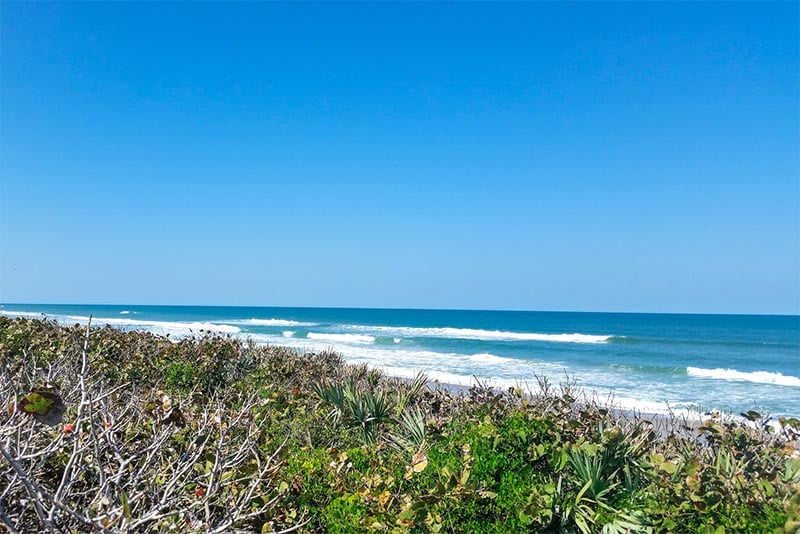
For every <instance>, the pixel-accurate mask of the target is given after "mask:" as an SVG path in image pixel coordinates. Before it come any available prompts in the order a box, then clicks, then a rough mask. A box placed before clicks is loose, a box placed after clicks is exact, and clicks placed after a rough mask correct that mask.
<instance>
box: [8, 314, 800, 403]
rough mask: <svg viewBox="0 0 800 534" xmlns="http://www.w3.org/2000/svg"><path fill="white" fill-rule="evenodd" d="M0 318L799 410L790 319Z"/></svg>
mask: <svg viewBox="0 0 800 534" xmlns="http://www.w3.org/2000/svg"><path fill="white" fill-rule="evenodd" d="M0 314H2V315H6V316H25V317H40V316H42V314H44V315H46V316H47V317H49V318H52V319H55V320H58V321H60V322H63V323H75V322H77V323H82V324H85V323H86V321H87V320H88V318H89V316H90V315H91V316H92V317H93V319H92V321H93V324H95V325H98V326H102V325H105V324H109V325H112V326H115V327H119V328H125V329H137V330H148V331H152V332H155V333H159V334H170V337H172V338H179V337H182V336H187V335H193V334H199V333H200V332H201V331H213V332H217V333H219V334H224V335H231V336H236V337H240V338H242V339H246V338H252V339H253V340H254V341H255V342H256V343H263V344H270V345H283V346H288V347H292V348H295V349H298V350H303V351H321V350H324V349H329V348H332V349H334V350H336V351H338V352H340V353H341V354H342V355H343V356H344V358H345V359H346V360H347V361H349V362H354V363H362V362H363V363H367V364H369V365H370V366H374V367H379V368H381V369H383V370H384V371H385V372H386V373H388V374H390V375H394V376H400V377H412V376H414V375H415V374H416V373H417V372H418V371H420V370H422V371H425V372H426V373H427V374H428V376H429V377H430V378H431V380H438V381H440V382H442V383H446V384H459V385H471V384H474V383H475V381H476V380H480V381H481V382H482V383H484V382H485V383H488V384H489V385H492V386H495V387H500V388H508V387H512V386H520V387H522V388H526V387H528V388H531V389H535V387H536V384H537V377H546V378H547V379H548V380H549V381H550V383H551V384H554V385H559V384H561V383H565V382H566V381H569V382H571V383H574V384H575V385H577V386H579V387H580V388H582V390H583V392H584V393H586V394H588V395H591V396H595V397H597V398H599V399H600V400H602V401H607V400H610V401H611V402H612V403H613V404H614V405H615V406H617V407H619V408H623V409H635V410H639V411H641V412H644V413H669V412H673V413H678V414H690V415H691V414H696V413H700V414H702V413H705V412H708V411H714V410H719V411H721V412H724V413H733V414H738V413H740V412H743V411H747V410H756V411H758V412H760V413H763V414H770V415H772V416H794V417H796V416H800V317H798V316H766V315H692V314H640V313H577V312H524V311H465V310H412V309H396V310H395V309H354V308H272V307H216V306H133V305H130V306H112V305H34V304H3V305H0Z"/></svg>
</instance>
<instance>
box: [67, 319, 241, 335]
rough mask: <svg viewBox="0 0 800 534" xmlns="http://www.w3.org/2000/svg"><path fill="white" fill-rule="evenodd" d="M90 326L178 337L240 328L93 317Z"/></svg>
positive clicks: (235, 332) (232, 332)
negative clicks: (107, 326) (117, 327)
mask: <svg viewBox="0 0 800 534" xmlns="http://www.w3.org/2000/svg"><path fill="white" fill-rule="evenodd" d="M64 318H65V319H68V320H71V321H77V322H79V323H86V322H88V321H89V317H86V316H83V315H66V316H64ZM92 324H94V325H100V324H108V325H111V326H122V327H127V328H137V329H143V330H149V331H151V332H155V333H162V334H166V333H169V334H178V335H191V334H193V333H196V332H199V331H200V330H205V331H208V332H216V333H218V334H238V333H239V332H241V331H242V330H241V328H239V327H237V326H231V325H227V324H217V323H209V322H200V321H193V322H178V321H146V320H141V319H127V318H121V317H93V318H92Z"/></svg>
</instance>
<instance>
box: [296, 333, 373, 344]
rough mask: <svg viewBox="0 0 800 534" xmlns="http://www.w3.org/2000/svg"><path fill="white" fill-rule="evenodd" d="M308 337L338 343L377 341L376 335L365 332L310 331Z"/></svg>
mask: <svg viewBox="0 0 800 534" xmlns="http://www.w3.org/2000/svg"><path fill="white" fill-rule="evenodd" d="M306 337H307V338H308V339H316V340H318V341H335V342H338V343H361V344H367V343H375V337H374V336H368V335H365V334H322V333H318V332H309V333H308V334H307V336H306Z"/></svg>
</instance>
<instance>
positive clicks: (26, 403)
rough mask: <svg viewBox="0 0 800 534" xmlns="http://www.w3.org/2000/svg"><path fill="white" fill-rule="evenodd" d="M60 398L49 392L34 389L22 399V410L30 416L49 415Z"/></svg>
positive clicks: (20, 405)
mask: <svg viewBox="0 0 800 534" xmlns="http://www.w3.org/2000/svg"><path fill="white" fill-rule="evenodd" d="M57 398H58V397H57V396H56V395H55V394H53V393H50V392H49V391H45V390H41V389H34V390H33V391H31V392H30V393H28V394H27V395H25V396H24V397H23V398H22V402H20V404H19V407H20V409H21V410H22V411H23V412H25V413H29V414H35V415H47V414H48V413H50V409H51V408H52V407H53V405H54V404H55V403H56V399H57Z"/></svg>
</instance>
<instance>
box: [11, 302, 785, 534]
mask: <svg viewBox="0 0 800 534" xmlns="http://www.w3.org/2000/svg"><path fill="white" fill-rule="evenodd" d="M0 363H1V365H0V399H1V400H2V402H3V405H2V409H0V455H2V458H0V523H2V524H4V525H5V527H6V528H7V529H8V530H9V531H10V532H42V531H52V532H89V531H107V532H152V531H155V532H162V531H164V532H166V531H176V532H309V533H310V532H334V533H336V532H341V533H344V532H372V531H375V532H457V533H468V532H474V533H484V532H498V533H499V532H503V533H506V532H554V533H555V532H581V533H589V532H603V533H625V532H654V533H655V532H676V533H677V532H708V533H715V534H716V533H723V532H758V533H762V532H798V528H799V527H800V522H798V521H800V519H799V518H798V516H799V515H800V458H798V457H797V456H798V455H797V449H796V444H797V439H798V437H799V436H798V434H797V433H796V431H795V430H794V429H795V428H797V427H798V421H797V420H794V419H788V420H787V419H781V420H780V421H779V422H777V423H778V424H775V425H770V424H768V422H769V419H768V418H767V417H766V416H765V415H762V414H757V413H755V412H749V413H747V414H743V415H744V418H743V419H733V418H727V419H725V418H723V419H720V418H710V419H708V420H707V421H704V422H702V423H700V424H698V425H694V426H691V425H686V422H685V421H682V420H680V419H678V418H666V419H659V420H648V419H647V418H645V417H641V416H638V417H637V416H634V415H633V414H628V413H624V412H619V411H616V410H613V409H609V407H607V406H603V405H602V404H601V403H598V402H593V401H591V400H590V399H586V398H582V397H581V396H580V395H579V393H578V392H577V391H576V389H575V388H574V387H571V386H570V385H568V384H564V385H551V384H548V383H547V382H546V381H544V380H540V381H539V382H538V383H537V384H536V387H535V388H533V392H532V393H531V392H523V391H522V390H520V389H512V390H509V391H497V390H494V389H492V388H490V387H487V386H485V385H483V384H479V383H478V384H476V385H475V386H474V387H472V388H470V389H469V390H464V391H452V390H448V389H447V388H443V387H440V386H439V385H438V384H435V383H430V382H429V381H428V380H427V379H426V377H425V375H424V374H420V375H418V377H417V379H415V380H398V379H394V378H391V377H386V376H384V375H383V374H382V373H381V372H380V371H378V370H375V369H370V368H367V367H365V366H359V365H348V364H346V363H345V362H344V361H343V360H342V358H341V357H340V356H339V355H337V354H335V353H332V352H322V353H313V354H312V353H309V354H301V353H297V352H294V351H291V350H288V349H285V348H280V347H264V346H256V345H254V344H252V343H249V342H247V341H242V340H239V339H234V338H226V337H220V336H215V335H212V334H210V333H199V334H198V336H196V337H194V338H187V339H180V340H172V339H170V338H168V337H165V336H158V335H154V334H150V333H144V332H130V331H122V330H118V329H113V328H108V327H106V328H87V327H86V326H81V325H74V326H60V325H58V324H56V323H55V322H53V321H48V320H32V319H24V318H20V319H9V318H5V317H0Z"/></svg>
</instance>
